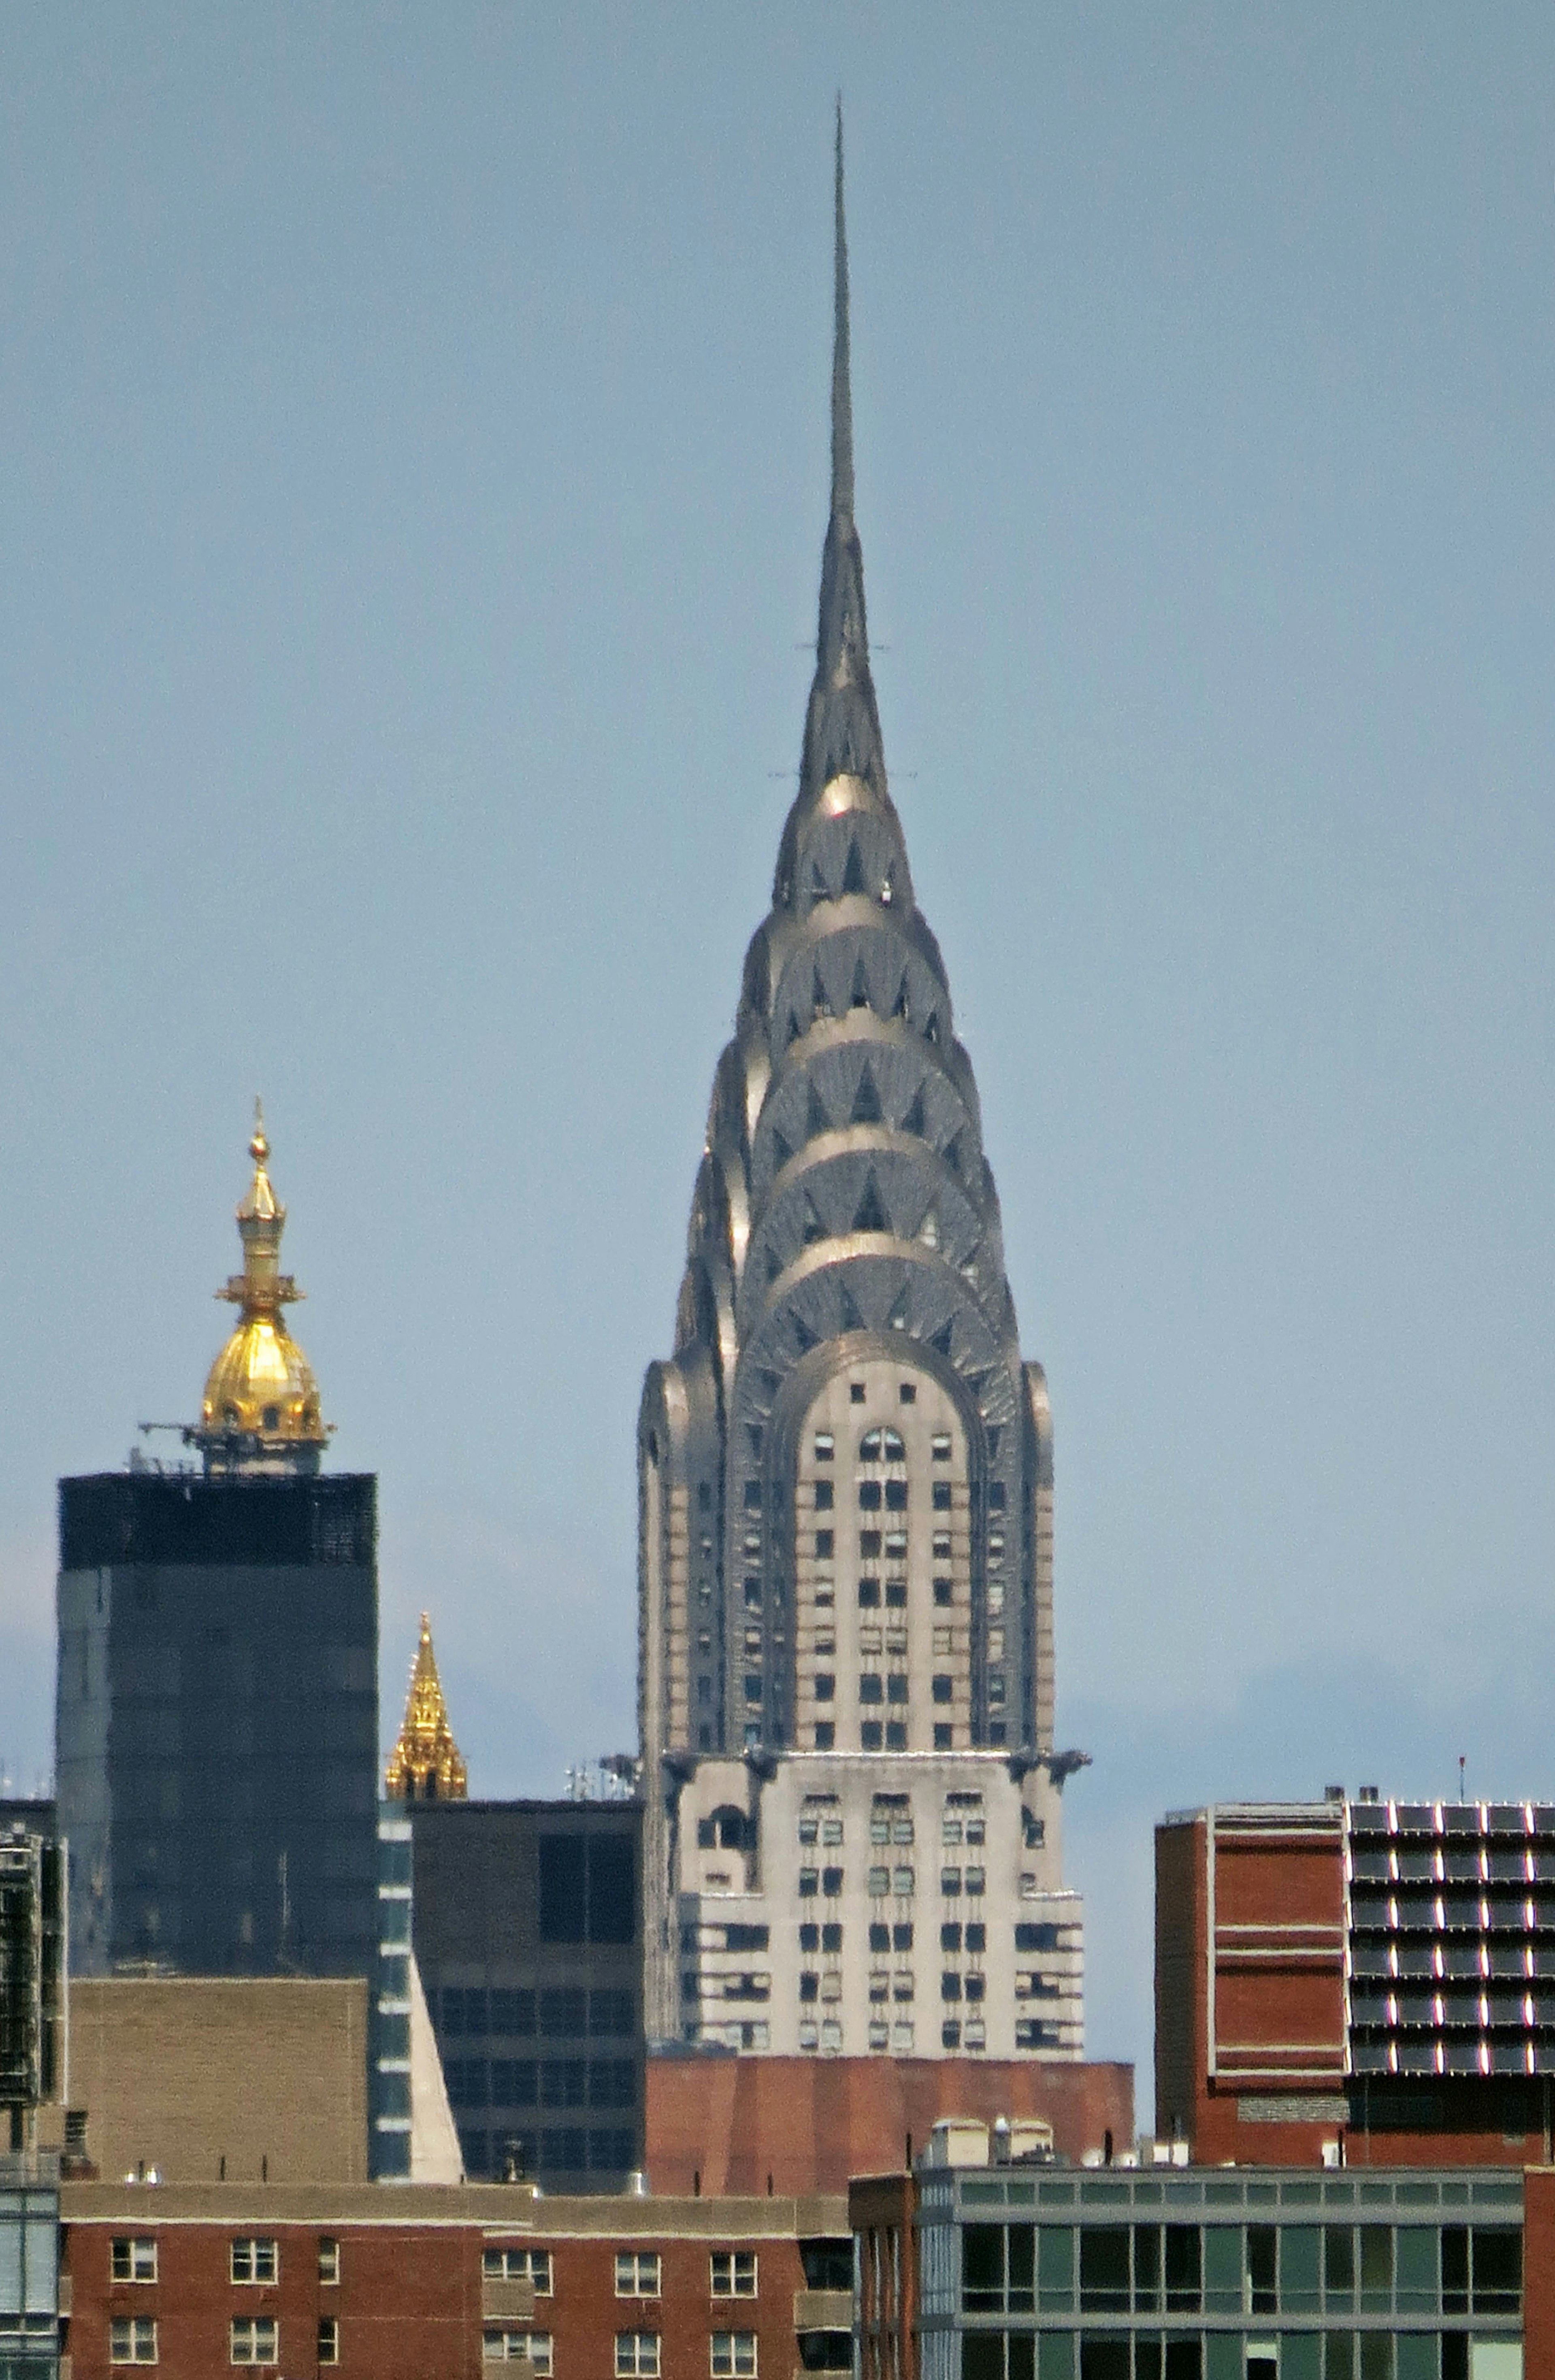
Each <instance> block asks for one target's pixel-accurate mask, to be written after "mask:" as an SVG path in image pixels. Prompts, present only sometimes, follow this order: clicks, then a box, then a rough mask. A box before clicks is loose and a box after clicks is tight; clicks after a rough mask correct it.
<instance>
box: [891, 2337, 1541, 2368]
mask: <svg viewBox="0 0 1555 2380" xmlns="http://www.w3.org/2000/svg"><path fill="white" fill-rule="evenodd" d="M878 2347H879V2342H878V2341H874V2340H871V2341H870V2350H871V2351H870V2354H869V2359H868V2361H867V2362H866V2364H865V2367H864V2368H865V2372H866V2374H868V2380H879V2374H880V2360H879V2353H878ZM1506 2351H1507V2350H1506V2344H1503V2343H1502V2342H1500V2341H1498V2342H1496V2344H1495V2345H1494V2346H1491V2345H1488V2344H1487V2343H1486V2342H1484V2341H1476V2342H1474V2343H1473V2344H1472V2345H1471V2342H1470V2339H1469V2338H1468V2335H1467V2333H1466V2332H1464V2331H1444V2332H1443V2333H1442V2334H1441V2336H1440V2339H1439V2338H1438V2337H1437V2335H1436V2333H1435V2332H1433V2331H1403V2332H1401V2333H1399V2334H1398V2335H1397V2337H1395V2336H1394V2334H1393V2333H1392V2332H1391V2331H1387V2330H1367V2331H1361V2332H1359V2333H1357V2332H1355V2331H1353V2330H1327V2331H1321V2332H1319V2331H1292V2330H1287V2331H1285V2332H1283V2333H1282V2335H1281V2337H1280V2338H1278V2339H1277V2340H1276V2339H1274V2338H1256V2337H1255V2338H1243V2337H1242V2336H1241V2335H1240V2334H1239V2333H1238V2332H1236V2331H1232V2330H1226V2331H1213V2330H1212V2331H1209V2332H1207V2333H1200V2332H1197V2331H1191V2332H1176V2333H1173V2334H1171V2335H1163V2334H1162V2333H1161V2332H1160V2331H1157V2332H1154V2333H1149V2332H1136V2333H1135V2334H1134V2335H1133V2337H1132V2338H1086V2337H1084V2336H1082V2335H1081V2334H1079V2333H1077V2332H1075V2331H1072V2330H1044V2331H1042V2332H1040V2333H1039V2335H1037V2336H1035V2337H1034V2336H1033V2335H1032V2334H1031V2332H1029V2331H1027V2332H1026V2333H1024V2334H1023V2333H1021V2332H1019V2331H1012V2332H1010V2333H1008V2334H1004V2333H1002V2332H999V2331H996V2330H983V2331H969V2332H968V2333H967V2334H966V2338H964V2339H963V2341H962V2359H961V2374H962V2380H1275V2375H1276V2374H1278V2375H1279V2380H1481V2375H1483V2374H1489V2373H1490V2372H1492V2371H1493V2372H1495V2373H1496V2374H1509V2375H1510V2374H1513V2373H1520V2372H1521V2370H1522V2350H1521V2348H1520V2347H1517V2348H1514V2349H1513V2354H1514V2357H1515V2360H1514V2361H1512V2362H1494V2363H1492V2362H1490V2360H1489V2359H1490V2357H1491V2356H1492V2355H1498V2356H1504V2355H1505V2353H1506Z"/></svg>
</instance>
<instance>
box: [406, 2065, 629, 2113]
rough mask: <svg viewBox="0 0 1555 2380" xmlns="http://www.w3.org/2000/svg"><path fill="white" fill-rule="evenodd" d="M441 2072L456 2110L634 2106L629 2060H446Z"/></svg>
mask: <svg viewBox="0 0 1555 2380" xmlns="http://www.w3.org/2000/svg"><path fill="white" fill-rule="evenodd" d="M443 2073H444V2075H445V2077H446V2079H447V2083H448V2096H449V2099H450V2101H451V2102H452V2104H453V2105H454V2106H455V2107H487V2106H491V2107H636V2105H637V2096H638V2090H637V2067H636V2064H635V2062H634V2061H633V2060H632V2059H631V2058H547V2059H545V2060H543V2061H539V2060H537V2059H535V2058H447V2059H445V2060H444V2063H443Z"/></svg>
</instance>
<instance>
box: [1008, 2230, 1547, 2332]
mask: <svg viewBox="0 0 1555 2380" xmlns="http://www.w3.org/2000/svg"><path fill="white" fill-rule="evenodd" d="M1076 2237H1077V2238H1078V2240H1079V2254H1078V2259H1077V2263H1078V2276H1077V2277H1078V2285H1079V2286H1078V2304H1079V2310H1080V2312H1081V2313H1128V2312H1129V2311H1130V2309H1131V2308H1132V2310H1133V2311H1134V2312H1136V2313H1161V2312H1162V2311H1163V2310H1164V2311H1165V2312H1166V2313H1270V2314H1272V2313H1297V2314H1301V2313H1325V2312H1326V2313H1342V2314H1353V2313H1357V2312H1358V2313H1372V2314H1384V2315H1386V2314H1389V2313H1395V2312H1396V2313H1415V2314H1432V2313H1471V2312H1472V2313H1477V2314H1515V2313H1520V2312H1521V2311H1522V2304H1523V2235H1522V2233H1521V2232H1520V2231H1519V2230H1516V2229H1513V2228H1511V2227H1510V2226H1500V2225H1497V2226H1494V2227H1490V2226H1486V2227H1479V2226H1476V2227H1475V2228H1473V2229H1472V2230H1471V2229H1470V2228H1468V2227H1467V2226H1465V2225H1462V2224H1455V2225H1454V2224H1449V2225H1446V2226H1444V2227H1443V2228H1442V2229H1441V2230H1440V2233H1439V2232H1438V2231H1437V2230H1436V2229H1435V2228H1432V2227H1430V2226H1427V2225H1424V2224H1422V2225H1418V2226H1401V2227H1399V2228H1397V2229H1396V2230H1395V2229H1394V2228H1393V2227H1392V2226H1391V2225H1390V2224H1385V2223H1375V2224H1371V2223H1368V2224H1362V2225H1360V2226H1359V2227H1358V2228H1357V2227H1356V2226H1355V2225H1352V2224H1348V2223H1343V2224H1330V2225H1327V2226H1325V2227H1322V2228H1319V2227H1318V2225H1316V2224H1311V2225H1306V2224H1301V2225H1294V2224H1293V2225H1288V2226H1285V2227H1283V2228H1282V2227H1280V2226H1277V2225H1274V2224H1248V2225H1246V2226H1245V2228H1244V2227H1243V2226H1242V2225H1241V2224H1233V2223H1227V2224H1207V2225H1205V2226H1204V2227H1203V2228H1200V2227H1199V2226H1198V2225H1197V2224H1196V2223H1169V2224H1167V2225H1166V2226H1165V2227H1164V2228H1163V2227H1162V2226H1161V2225H1160V2224H1156V2223H1140V2224H1135V2225H1132V2226H1131V2225H1128V2224H1122V2223H1120V2224H1093V2225H1087V2226H1083V2227H1082V2228H1080V2230H1079V2231H1078V2233H1077V2234H1076V2232H1075V2230H1074V2229H1073V2228H1071V2227H1068V2226H1065V2225H1062V2224H1045V2223H1044V2224H1041V2225H1039V2226H1037V2227H1033V2226H1032V2225H1031V2224H1029V2223H1013V2224H1000V2223H970V2224H967V2225H966V2228H965V2229H964V2230H963V2232H962V2235H961V2240H962V2244H961V2303H962V2310H963V2311H964V2312H965V2313H1004V2312H1008V2313H1071V2312H1072V2311H1073V2310H1074V2308H1075V2302H1076V2298H1075V2282H1076V2271H1075V2266H1076V2256H1075V2240H1076Z"/></svg>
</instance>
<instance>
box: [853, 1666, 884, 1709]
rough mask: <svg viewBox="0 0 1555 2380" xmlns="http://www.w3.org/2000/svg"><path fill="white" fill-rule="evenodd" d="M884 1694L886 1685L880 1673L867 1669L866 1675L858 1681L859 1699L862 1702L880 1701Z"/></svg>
mask: <svg viewBox="0 0 1555 2380" xmlns="http://www.w3.org/2000/svg"><path fill="white" fill-rule="evenodd" d="M884 1695H885V1687H884V1684H883V1682H882V1681H881V1678H880V1676H879V1674H878V1673H876V1672H872V1671H869V1670H867V1671H866V1672H865V1674H864V1676H863V1677H861V1678H860V1679H859V1681H858V1699H859V1701H860V1702H861V1703H878V1702H881V1701H883V1699H884Z"/></svg>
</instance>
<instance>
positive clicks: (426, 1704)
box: [383, 1611, 469, 1802]
mask: <svg viewBox="0 0 1555 2380" xmlns="http://www.w3.org/2000/svg"><path fill="white" fill-rule="evenodd" d="M468 1790H469V1788H468V1779H467V1778H466V1775H465V1764H464V1761H463V1759H462V1758H461V1757H460V1754H459V1747H458V1745H457V1744H456V1743H455V1741H454V1730H453V1729H452V1728H451V1727H450V1726H449V1724H448V1705H447V1703H446V1702H445V1701H444V1700H443V1681H442V1679H441V1678H440V1677H439V1676H438V1674H437V1656H436V1654H435V1653H434V1652H433V1651H432V1640H431V1619H430V1618H429V1616H428V1614H427V1613H426V1612H424V1611H423V1612H422V1614H421V1634H420V1641H419V1644H418V1645H417V1647H416V1658H415V1659H414V1661H412V1663H411V1665H410V1692H409V1694H408V1695H407V1697H406V1704H405V1724H404V1726H403V1727H402V1728H401V1729H400V1731H399V1740H398V1742H397V1743H395V1748H394V1750H393V1752H392V1753H391V1754H390V1755H389V1765H388V1767H387V1768H386V1769H385V1770H384V1771H383V1791H385V1793H387V1795H388V1796H389V1799H390V1800H391V1801H394V1802H462V1801H464V1799H465V1798H466V1795H467V1794H468Z"/></svg>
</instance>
